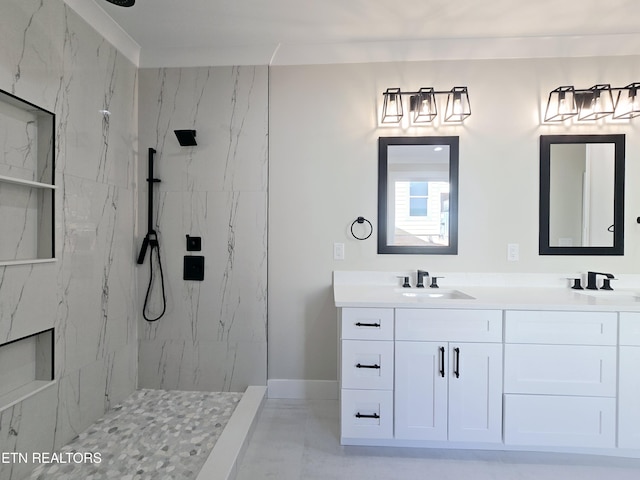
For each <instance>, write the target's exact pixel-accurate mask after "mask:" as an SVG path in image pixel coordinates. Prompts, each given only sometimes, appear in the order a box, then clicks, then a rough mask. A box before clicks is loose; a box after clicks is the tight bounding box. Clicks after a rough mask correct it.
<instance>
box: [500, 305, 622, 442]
mask: <svg viewBox="0 0 640 480" xmlns="http://www.w3.org/2000/svg"><path fill="white" fill-rule="evenodd" d="M616 345H617V314H616V313H615V312H564V311H563V312H553V311H506V312H505V352H504V355H505V358H504V393H505V395H504V442H505V445H539V446H566V447H615V436H616V434H615V432H616V392H617V346H616Z"/></svg>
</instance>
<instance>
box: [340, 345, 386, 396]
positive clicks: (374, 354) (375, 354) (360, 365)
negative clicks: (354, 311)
mask: <svg viewBox="0 0 640 480" xmlns="http://www.w3.org/2000/svg"><path fill="white" fill-rule="evenodd" d="M341 378H342V388H357V389H363V390H392V389H393V342H378V341H370V340H343V341H342V375H341Z"/></svg>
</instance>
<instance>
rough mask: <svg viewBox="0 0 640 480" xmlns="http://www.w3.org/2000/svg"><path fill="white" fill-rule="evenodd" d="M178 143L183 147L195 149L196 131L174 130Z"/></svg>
mask: <svg viewBox="0 0 640 480" xmlns="http://www.w3.org/2000/svg"><path fill="white" fill-rule="evenodd" d="M174 132H175V134H176V137H178V142H179V143H180V145H181V146H183V147H193V146H194V145H197V143H196V131H195V130H174Z"/></svg>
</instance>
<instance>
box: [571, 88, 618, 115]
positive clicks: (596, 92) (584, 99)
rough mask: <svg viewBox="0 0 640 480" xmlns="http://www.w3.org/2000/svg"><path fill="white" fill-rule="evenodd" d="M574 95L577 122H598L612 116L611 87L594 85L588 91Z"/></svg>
mask: <svg viewBox="0 0 640 480" xmlns="http://www.w3.org/2000/svg"><path fill="white" fill-rule="evenodd" d="M574 93H575V95H576V103H577V105H578V120H598V119H599V118H602V117H606V116H608V115H613V110H614V108H613V95H612V94H611V85H609V84H602V85H594V86H593V87H591V88H590V89H589V90H584V91H580V92H574Z"/></svg>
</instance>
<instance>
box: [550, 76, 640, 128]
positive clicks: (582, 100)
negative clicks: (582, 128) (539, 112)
mask: <svg viewBox="0 0 640 480" xmlns="http://www.w3.org/2000/svg"><path fill="white" fill-rule="evenodd" d="M639 88H640V83H631V84H629V85H627V86H626V87H611V85H609V84H608V83H603V84H596V85H594V86H593V87H591V88H585V89H575V88H574V87H573V86H572V85H569V86H563V87H558V88H556V89H555V90H552V91H551V92H550V93H549V99H548V100H547V108H546V110H545V115H544V121H545V122H563V121H565V120H568V119H570V118H573V117H576V118H577V120H578V121H580V122H588V121H595V120H599V119H602V118H606V117H612V118H614V119H616V120H618V119H621V120H622V119H631V118H633V117H637V116H639V115H640V98H638V95H637V93H638V89H639ZM614 92H615V93H614Z"/></svg>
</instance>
